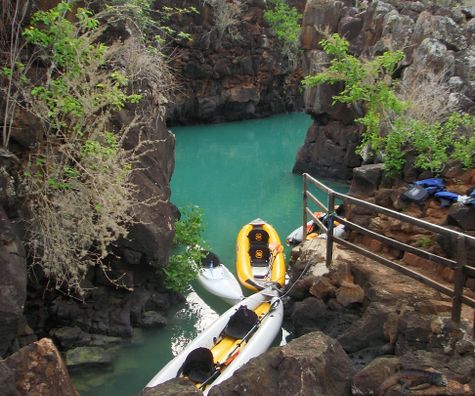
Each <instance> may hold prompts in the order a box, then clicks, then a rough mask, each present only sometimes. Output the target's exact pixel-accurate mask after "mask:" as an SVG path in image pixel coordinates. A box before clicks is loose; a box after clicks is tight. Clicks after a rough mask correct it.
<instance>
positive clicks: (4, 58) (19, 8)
mask: <svg viewBox="0 0 475 396" xmlns="http://www.w3.org/2000/svg"><path fill="white" fill-rule="evenodd" d="M29 3H30V2H29V0H13V1H10V0H2V7H1V10H0V12H1V22H0V61H1V66H2V69H1V70H0V75H1V78H2V79H1V81H2V83H1V90H2V91H3V103H2V113H3V114H2V145H3V147H7V146H8V142H9V140H10V135H11V131H12V127H13V121H14V118H15V110H16V107H17V104H18V94H19V91H18V90H17V88H16V87H15V83H14V81H15V78H16V77H15V74H17V73H19V72H24V67H25V66H24V65H23V64H22V62H21V58H20V56H21V52H22V48H23V45H24V41H23V39H22V35H21V32H22V25H23V22H24V20H25V17H26V15H27V12H28V8H29Z"/></svg>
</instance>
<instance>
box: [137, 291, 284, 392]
mask: <svg viewBox="0 0 475 396" xmlns="http://www.w3.org/2000/svg"><path fill="white" fill-rule="evenodd" d="M283 317H284V308H283V303H282V300H281V299H280V298H279V296H278V291H277V290H276V289H274V288H267V289H264V290H262V291H260V292H258V293H255V294H253V295H251V296H250V297H247V298H246V299H244V300H243V301H241V302H240V303H239V304H236V305H235V306H234V307H232V308H230V309H229V310H227V311H226V312H225V313H224V314H222V315H221V316H220V317H219V318H218V319H216V321H215V322H214V323H213V324H212V325H211V326H210V327H208V328H207V329H206V330H205V331H204V332H202V333H201V334H200V335H198V336H197V337H196V338H195V339H194V340H193V341H192V342H190V343H189V344H188V345H187V346H186V347H185V348H184V349H183V351H182V352H180V353H179V354H178V355H177V356H176V357H175V358H174V359H173V360H171V361H170V362H169V363H168V364H167V365H166V366H165V367H164V368H163V369H161V370H160V371H159V372H158V373H157V374H156V375H155V376H154V377H153V378H152V379H151V380H150V382H149V383H148V384H147V385H146V388H152V387H154V386H157V385H158V384H161V383H163V382H165V381H168V380H169V379H172V378H175V377H180V376H183V377H187V378H188V379H190V380H191V381H193V382H194V383H195V384H196V386H197V388H199V389H201V390H202V391H203V392H204V394H205V395H206V394H207V393H208V391H209V390H210V389H211V388H212V387H213V386H214V385H217V384H219V383H221V382H223V381H224V380H226V379H228V378H229V377H231V376H232V375H233V373H234V372H235V371H236V370H237V369H238V368H239V367H241V366H243V365H244V364H245V363H247V362H248V361H249V359H251V358H253V357H256V356H259V355H260V354H261V353H263V352H265V351H266V350H267V349H268V348H269V347H270V346H271V344H272V342H273V341H274V338H275V337H276V336H277V334H278V333H279V332H280V328H281V325H282V320H283Z"/></svg>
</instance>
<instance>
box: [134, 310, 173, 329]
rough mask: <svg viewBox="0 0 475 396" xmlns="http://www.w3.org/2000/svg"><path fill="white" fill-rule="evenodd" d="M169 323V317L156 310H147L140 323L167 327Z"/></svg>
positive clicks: (143, 325) (150, 326) (151, 326)
mask: <svg viewBox="0 0 475 396" xmlns="http://www.w3.org/2000/svg"><path fill="white" fill-rule="evenodd" d="M167 323H168V322H167V319H166V318H165V317H164V316H163V315H162V314H160V313H158V312H155V311H145V312H144V313H143V315H142V318H141V320H140V325H141V326H142V327H147V328H160V327H165V326H166V325H167Z"/></svg>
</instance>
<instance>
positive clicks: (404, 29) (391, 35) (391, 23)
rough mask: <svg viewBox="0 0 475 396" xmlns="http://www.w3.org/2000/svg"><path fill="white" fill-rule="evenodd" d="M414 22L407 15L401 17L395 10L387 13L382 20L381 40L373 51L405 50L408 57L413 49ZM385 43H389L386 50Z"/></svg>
mask: <svg viewBox="0 0 475 396" xmlns="http://www.w3.org/2000/svg"><path fill="white" fill-rule="evenodd" d="M414 25H415V23H414V21H413V20H412V19H411V18H410V17H409V16H407V15H401V14H399V12H398V11H397V10H392V11H390V12H388V13H387V14H386V15H385V16H384V19H383V31H382V38H381V40H379V41H378V43H376V45H375V50H377V51H378V52H384V51H388V50H393V49H395V48H397V49H406V54H407V55H408V54H409V53H410V51H411V50H412V48H413V45H414V44H413V38H412V36H413V32H414ZM386 43H390V46H391V48H388V46H387V44H386Z"/></svg>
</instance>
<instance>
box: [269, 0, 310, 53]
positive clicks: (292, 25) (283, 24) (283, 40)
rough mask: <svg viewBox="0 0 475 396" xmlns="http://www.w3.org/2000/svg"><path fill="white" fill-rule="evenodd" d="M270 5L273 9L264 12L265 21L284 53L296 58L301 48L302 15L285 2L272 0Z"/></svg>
mask: <svg viewBox="0 0 475 396" xmlns="http://www.w3.org/2000/svg"><path fill="white" fill-rule="evenodd" d="M270 4H271V8H270V9H268V10H266V11H265V12H264V20H265V21H266V22H267V23H268V24H269V25H270V27H271V29H272V30H273V32H274V34H275V35H276V37H277V39H278V40H279V42H280V44H281V46H282V52H283V53H284V54H285V55H287V56H289V57H292V58H294V57H295V55H296V53H297V51H298V48H299V35H300V21H301V20H302V15H301V14H300V13H299V12H298V11H297V9H296V8H295V7H292V6H290V5H288V4H287V3H286V2H285V1H284V0H271V1H270Z"/></svg>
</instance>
